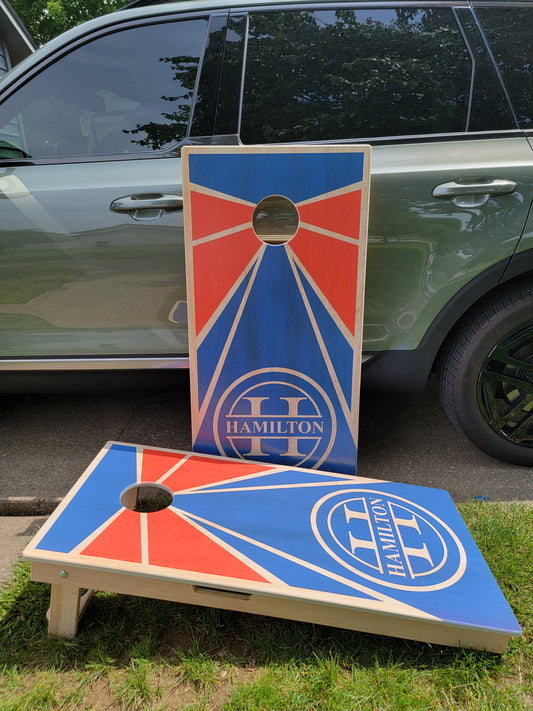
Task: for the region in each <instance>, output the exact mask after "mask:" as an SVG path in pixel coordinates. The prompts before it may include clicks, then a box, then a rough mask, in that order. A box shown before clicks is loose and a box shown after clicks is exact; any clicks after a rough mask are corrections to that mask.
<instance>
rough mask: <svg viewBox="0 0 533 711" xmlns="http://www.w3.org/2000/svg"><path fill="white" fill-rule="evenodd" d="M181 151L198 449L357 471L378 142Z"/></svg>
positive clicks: (195, 434)
mask: <svg viewBox="0 0 533 711" xmlns="http://www.w3.org/2000/svg"><path fill="white" fill-rule="evenodd" d="M182 158H183V187H184V225H185V245H186V264H187V298H188V306H189V341H190V347H189V350H190V363H191V400H192V430H193V449H194V450H195V451H201V452H206V453H212V454H221V455H226V456H233V457H240V458H244V459H253V460H259V461H263V462H265V463H267V464H272V463H281V464H285V465H292V466H304V467H309V468H321V469H326V470H329V471H338V472H341V473H347V474H355V472H356V461H357V429H358V415H359V384H360V382H359V381H360V365H361V333H362V317H363V298H364V280H365V265H366V243H367V224H368V198H369V181H370V147H369V146H347V145H344V146H282V147H280V146H270V147H255V146H248V147H242V146H241V147H211V146H208V147H205V146H204V147H186V148H184V149H183V154H182ZM272 196H278V198H281V199H282V200H284V201H285V202H286V204H287V205H288V206H289V208H288V209H287V210H286V211H285V212H284V211H283V209H281V210H280V211H278V213H277V215H276V217H275V219H272V220H270V221H269V228H268V229H266V232H267V234H266V235H264V234H262V231H261V228H260V227H258V222H256V219H257V215H258V211H259V213H261V206H262V205H263V204H264V200H265V199H267V198H268V199H272ZM263 212H264V211H263ZM259 216H261V215H259ZM293 219H296V223H297V224H296V226H295V232H294V234H292V236H291V237H290V238H288V241H286V242H285V243H283V242H280V240H282V239H283V238H282V237H280V235H279V234H269V230H270V232H272V233H274V232H276V231H279V232H280V233H283V232H284V225H285V223H289V222H291V220H293ZM265 239H266V241H264V240H265Z"/></svg>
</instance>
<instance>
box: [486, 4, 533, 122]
mask: <svg viewBox="0 0 533 711" xmlns="http://www.w3.org/2000/svg"><path fill="white" fill-rule="evenodd" d="M475 12H476V15H477V16H478V18H479V21H480V24H481V27H482V29H483V31H484V33H485V35H486V37H487V40H488V43H489V45H490V48H491V50H492V53H493V56H494V59H495V60H496V63H497V65H498V67H499V69H500V72H501V74H502V76H503V80H504V82H505V86H506V88H507V91H508V92H509V96H510V99H511V103H512V104H513V107H514V110H515V113H516V117H517V119H518V123H519V125H520V127H521V128H533V43H532V41H531V37H532V36H533V8H531V7H478V8H476V10H475Z"/></svg>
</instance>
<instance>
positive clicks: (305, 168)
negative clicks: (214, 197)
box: [189, 151, 363, 203]
mask: <svg viewBox="0 0 533 711" xmlns="http://www.w3.org/2000/svg"><path fill="white" fill-rule="evenodd" d="M295 155H298V159H297V160H296V161H295V160H294V156H295ZM352 156H353V154H350V153H340V154H339V153H301V154H295V153H290V152H288V151H287V152H285V153H280V154H275V153H274V154H272V153H269V154H264V153H258V154H253V153H252V154H251V153H246V154H242V155H231V154H227V153H225V154H224V155H217V154H214V153H208V154H196V155H191V156H190V158H189V161H190V162H189V176H190V180H191V181H192V182H193V183H195V184H199V185H202V186H204V187H207V188H210V189H211V190H217V191H219V192H221V193H225V194H227V195H233V196H235V197H238V198H240V199H241V200H247V201H249V202H253V203H257V202H259V201H260V200H262V199H263V198H264V197H266V196H268V195H284V196H285V197H288V198H289V199H290V200H292V201H293V202H302V201H303V200H308V199H309V198H312V197H315V196H317V195H322V194H323V193H328V192H331V191H333V190H337V189H339V188H342V187H344V186H346V185H350V184H353V183H358V182H359V181H361V180H362V179H363V156H362V154H357V157H356V158H355V159H354V158H353V157H352Z"/></svg>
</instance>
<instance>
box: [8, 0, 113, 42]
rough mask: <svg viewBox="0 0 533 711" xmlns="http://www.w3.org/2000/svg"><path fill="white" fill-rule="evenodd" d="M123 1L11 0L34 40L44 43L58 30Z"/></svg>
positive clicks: (94, 15) (57, 32) (108, 9)
mask: <svg viewBox="0 0 533 711" xmlns="http://www.w3.org/2000/svg"><path fill="white" fill-rule="evenodd" d="M124 4H125V2H124V0H11V5H12V6H13V9H14V10H15V12H16V13H17V14H18V15H19V17H20V19H21V20H22V22H23V23H24V24H25V25H26V27H27V28H28V30H29V31H30V33H31V34H32V35H33V38H34V39H35V41H36V42H37V44H45V42H48V41H49V40H51V39H53V38H54V37H56V36H57V35H59V34H61V32H65V31H66V30H69V29H70V28H71V27H75V26H76V25H79V24H80V23H82V22H86V21H87V20H92V19H93V17H99V16H100V15H105V14H107V13H108V12H113V11H114V10H116V9H117V8H119V7H122V6H124Z"/></svg>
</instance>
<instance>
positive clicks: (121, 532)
mask: <svg viewBox="0 0 533 711" xmlns="http://www.w3.org/2000/svg"><path fill="white" fill-rule="evenodd" d="M81 553H82V555H90V556H95V557H96V558H109V559H110V560H123V561H127V562H129V563H141V562H142V552H141V522H140V514H138V513H134V512H133V511H130V510H129V509H125V510H124V511H123V512H122V513H121V514H120V515H119V516H117V518H116V519H115V520H114V521H112V522H111V523H110V524H109V525H108V526H107V527H106V528H105V529H104V530H103V531H102V533H101V534H100V535H99V536H98V537H97V538H95V539H94V541H93V542H92V543H89V545H88V546H87V548H85V549H84V550H83V551H81Z"/></svg>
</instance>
